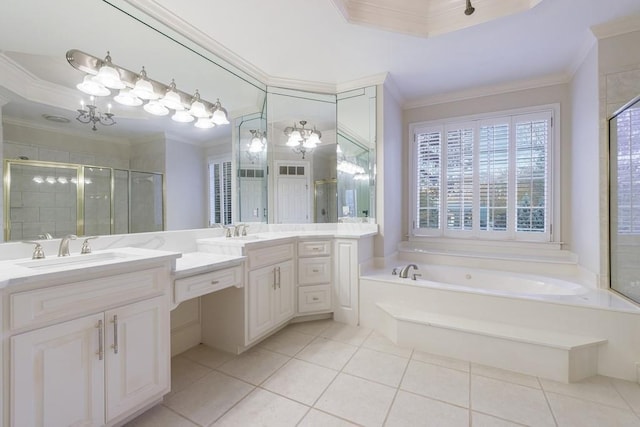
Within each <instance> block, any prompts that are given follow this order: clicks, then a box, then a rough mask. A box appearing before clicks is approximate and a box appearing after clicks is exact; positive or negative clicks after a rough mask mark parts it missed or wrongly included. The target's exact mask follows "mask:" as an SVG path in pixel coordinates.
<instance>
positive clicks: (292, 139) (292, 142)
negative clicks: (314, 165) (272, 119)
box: [284, 120, 322, 159]
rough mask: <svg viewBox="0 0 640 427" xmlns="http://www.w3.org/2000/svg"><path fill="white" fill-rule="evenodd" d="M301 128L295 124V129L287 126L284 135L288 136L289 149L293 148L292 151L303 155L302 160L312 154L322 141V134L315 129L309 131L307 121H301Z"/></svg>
mask: <svg viewBox="0 0 640 427" xmlns="http://www.w3.org/2000/svg"><path fill="white" fill-rule="evenodd" d="M298 123H300V127H298V126H297V125H296V124H295V123H294V124H293V127H291V126H287V127H286V128H285V129H284V134H285V135H286V136H287V138H288V139H287V147H291V149H292V150H293V151H294V152H295V153H301V154H302V158H303V159H304V158H305V155H306V154H307V153H311V152H312V151H313V149H314V148H316V146H317V145H318V144H320V143H321V142H322V141H321V140H320V138H322V133H321V132H320V131H319V130H317V129H316V128H315V126H314V127H313V129H307V128H305V126H306V125H307V121H306V120H300V121H299V122H298Z"/></svg>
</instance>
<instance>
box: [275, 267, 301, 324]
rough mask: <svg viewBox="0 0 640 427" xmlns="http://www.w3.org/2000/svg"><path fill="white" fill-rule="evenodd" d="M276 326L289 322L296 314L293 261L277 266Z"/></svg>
mask: <svg viewBox="0 0 640 427" xmlns="http://www.w3.org/2000/svg"><path fill="white" fill-rule="evenodd" d="M276 280H277V282H276V283H277V286H276V296H275V307H274V310H275V320H274V322H275V324H279V323H281V322H283V321H285V320H289V319H291V318H292V317H293V315H294V314H295V311H296V308H295V302H294V301H295V299H294V294H295V288H294V277H293V261H286V262H282V263H280V264H278V265H277V266H276Z"/></svg>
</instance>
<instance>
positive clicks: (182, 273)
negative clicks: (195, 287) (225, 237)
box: [174, 252, 246, 279]
mask: <svg viewBox="0 0 640 427" xmlns="http://www.w3.org/2000/svg"><path fill="white" fill-rule="evenodd" d="M245 258H246V257H244V256H237V255H222V254H215V253H210V252H188V253H184V254H182V258H179V259H177V260H176V268H175V271H174V277H175V278H176V279H179V278H182V277H187V276H193V275H194V274H202V273H207V272H209V271H215V270H219V269H221V268H226V267H233V266H236V265H239V264H241V263H242V262H243V261H244V260H245Z"/></svg>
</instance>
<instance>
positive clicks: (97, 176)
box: [82, 166, 112, 236]
mask: <svg viewBox="0 0 640 427" xmlns="http://www.w3.org/2000/svg"><path fill="white" fill-rule="evenodd" d="M82 170H83V173H84V234H85V235H87V236H89V235H93V236H99V235H101V234H111V232H112V231H111V229H112V224H111V218H112V215H111V210H112V207H111V169H109V168H96V167H90V166H83V167H82Z"/></svg>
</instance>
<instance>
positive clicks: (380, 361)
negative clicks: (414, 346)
mask: <svg viewBox="0 0 640 427" xmlns="http://www.w3.org/2000/svg"><path fill="white" fill-rule="evenodd" d="M407 363H409V359H405V358H403V357H398V356H394V355H392V354H388V353H381V352H379V351H375V350H369V349H368V348H361V349H359V350H358V351H357V352H356V354H354V355H353V357H352V358H351V360H350V361H349V363H347V366H345V367H344V369H343V371H344V372H346V373H347V374H351V375H355V376H357V377H362V378H365V379H368V380H371V381H376V382H379V383H382V384H386V385H388V386H391V387H398V385H399V384H400V380H401V379H402V374H404V370H405V368H406V367H407Z"/></svg>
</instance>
